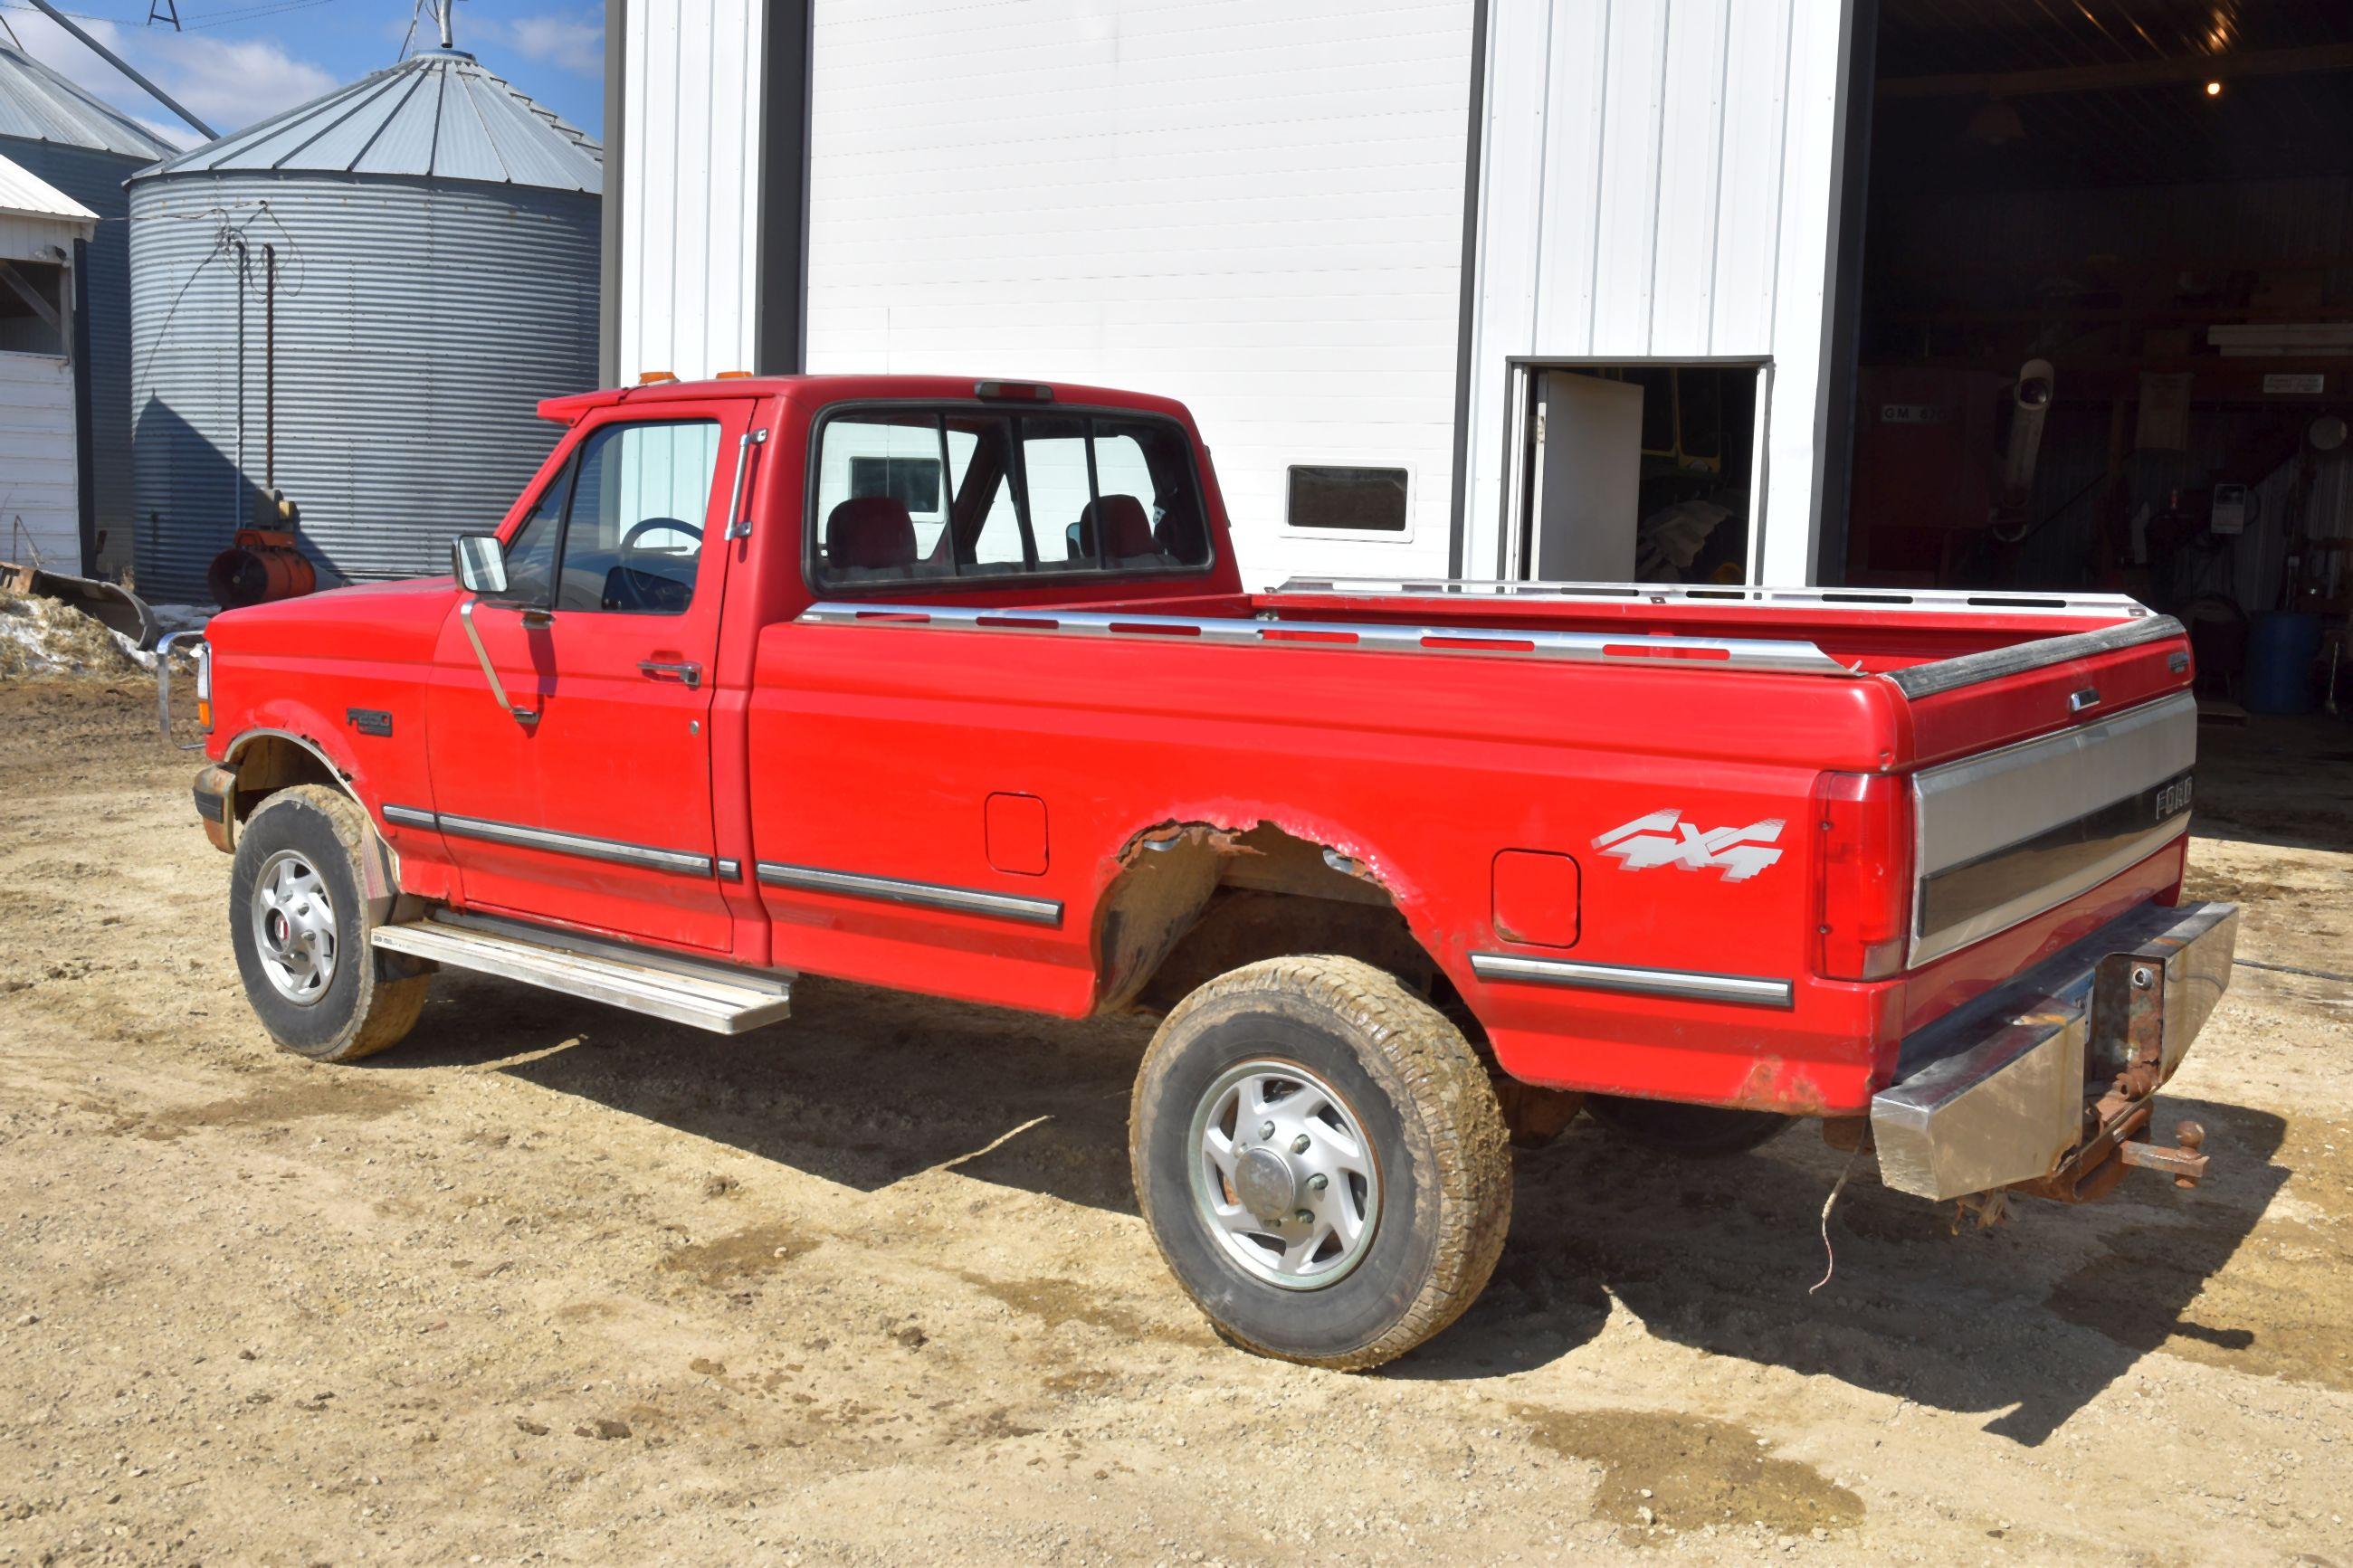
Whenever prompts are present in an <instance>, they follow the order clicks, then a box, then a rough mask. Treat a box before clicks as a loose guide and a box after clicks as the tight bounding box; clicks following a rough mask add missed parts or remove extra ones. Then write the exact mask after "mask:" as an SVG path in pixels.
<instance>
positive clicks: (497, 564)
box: [449, 533, 507, 595]
mask: <svg viewBox="0 0 2353 1568" xmlns="http://www.w3.org/2000/svg"><path fill="white" fill-rule="evenodd" d="M449 569H450V571H451V573H452V574H454V575H455V576H456V577H457V579H458V586H459V587H460V588H463V589H465V590H466V592H468V593H469V594H489V595H499V594H503V593H505V592H506V591H507V557H506V552H504V551H502V550H501V549H500V548H499V538H498V535H497V534H495V533H469V534H464V535H461V536H460V537H459V538H457V539H455V540H453V541H451V542H450V544H449Z"/></svg>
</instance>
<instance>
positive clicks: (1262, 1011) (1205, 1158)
mask: <svg viewBox="0 0 2353 1568" xmlns="http://www.w3.org/2000/svg"><path fill="white" fill-rule="evenodd" d="M1269 1128H1272V1129H1273V1130H1274V1131H1272V1132H1271V1133H1270V1132H1268V1131H1266V1130H1267V1129H1269ZM1128 1152H1129V1157H1130V1160H1131V1162H1132V1163H1133V1165H1134V1174H1135V1191H1136V1199H1137V1202H1138V1203H1139V1205H1141V1207H1142V1209H1143V1212H1144V1217H1145V1223H1146V1224H1148V1225H1149V1226H1151V1227H1152V1235H1153V1239H1154V1240H1155V1242H1157V1243H1158V1245H1159V1247H1160V1254H1161V1257H1162V1258H1165V1259H1166V1261H1167V1264H1168V1267H1169V1269H1170V1270H1171V1271H1172V1272H1173V1273H1175V1275H1176V1280H1177V1283H1178V1284H1179V1285H1181V1286H1183V1287H1184V1289H1185V1292H1186V1294H1187V1295H1189V1296H1190V1297H1192V1299H1193V1300H1194V1302H1195V1304H1196V1305H1198V1307H1199V1308H1200V1309H1201V1310H1202V1311H1203V1312H1204V1313H1205V1314H1207V1316H1208V1319H1209V1321H1210V1322H1211V1323H1212V1324H1213V1325H1214V1326H1215V1327H1216V1328H1217V1330H1218V1331H1219V1333H1220V1334H1221V1335H1223V1336H1224V1337H1225V1338H1226V1339H1227V1340H1229V1341H1230V1342H1233V1343H1234V1344H1236V1345H1239V1346H1240V1347H1241V1348H1242V1349H1244V1350H1248V1351H1252V1352H1257V1353H1258V1354H1261V1355H1269V1356H1275V1357H1279V1358H1281V1359H1282V1360H1285V1361H1294V1362H1303V1363H1308V1364H1310V1365H1314V1366H1324V1367H1332V1368H1335V1369H1338V1370H1342V1371H1359V1370H1362V1369H1364V1368H1366V1367H1374V1366H1378V1365H1380V1364H1381V1363H1383V1362H1387V1361H1389V1360H1392V1359H1393V1358H1395V1357H1397V1356H1399V1355H1402V1354H1404V1353H1405V1352H1407V1351H1409V1350H1411V1349H1412V1348H1413V1347H1414V1346H1416V1345H1418V1344H1420V1343H1421V1342H1423V1341H1425V1340H1427V1339H1429V1338H1430V1336H1431V1335H1433V1334H1435V1333H1437V1332H1438V1331H1440V1330H1441V1329H1443V1328H1445V1327H1446V1326H1447V1325H1448V1324H1449V1323H1451V1322H1452V1321H1454V1320H1455V1319H1456V1318H1458V1317H1460V1316H1461V1314H1462V1311H1463V1310H1464V1309H1465V1308H1467V1307H1469V1306H1470V1304H1471V1303H1472V1300H1475V1299H1476V1298H1477V1296H1478V1294H1479V1292H1480V1290H1481V1289H1482V1288H1483V1287H1484V1286H1485V1285H1486V1283H1487V1278H1488V1276H1489V1275H1490V1274H1492V1273H1493V1271H1494V1268H1495V1259H1496V1258H1497V1256H1498V1255H1499V1254H1500V1253H1501V1252H1502V1250H1503V1247H1504V1234H1505V1233H1506V1232H1507V1231H1508V1230H1509V1229H1510V1227H1511V1215H1512V1163H1511V1152H1510V1150H1509V1148H1508V1146H1507V1144H1506V1142H1505V1136H1504V1117H1503V1111H1502V1109H1501V1108H1500V1106H1499V1105H1498V1104H1497V1102H1496V1099H1495V1090H1494V1087H1493V1084H1492V1083H1491V1082H1490V1080H1489V1079H1488V1076H1487V1070H1486V1068H1484V1067H1483V1066H1482V1064H1481V1062H1480V1060H1479V1058H1478V1054H1477V1053H1476V1052H1475V1051H1473V1050H1472V1047H1471V1046H1470V1043H1469V1042H1468V1041H1466V1040H1465V1039H1464V1038H1463V1037H1462V1034H1461V1031H1460V1030H1459V1029H1457V1028H1455V1026H1453V1025H1451V1024H1450V1023H1448V1022H1447V1021H1446V1019H1445V1018H1444V1017H1442V1016H1440V1014H1439V1012H1438V1010H1437V1009H1436V1008H1434V1007H1432V1006H1431V1005H1430V1004H1429V1003H1428V1002H1426V1001H1424V1000H1423V999H1422V998H1421V997H1419V996H1418V995H1416V994H1413V993H1412V992H1411V991H1409V990H1408V989H1407V988H1406V986H1405V985H1404V984H1402V983H1400V982H1399V981H1398V979H1396V977H1394V976H1392V975H1390V974H1388V973H1384V972H1383V971H1381V970H1378V969H1376V968H1374V967H1373V966H1371V965H1370V964H1367V963H1360V962H1358V961H1357V960H1356V959H1351V958H1338V957H1311V958H1279V959H1271V960H1268V961H1266V962H1265V963H1253V964H1249V965H1246V966H1245V967H1243V968H1240V969H1237V970H1234V971H1233V972H1231V973H1228V974H1223V975H1220V976H1219V977H1218V978H1217V979H1215V980H1212V981H1210V982H1209V983H1208V984H1206V985H1203V986H1201V987H1200V988H1199V989H1198V990H1197V991H1195V992H1194V993H1193V994H1191V995H1189V996H1187V997H1186V998H1185V999H1184V1001H1183V1002H1181V1003H1179V1004H1178V1005H1177V1006H1176V1009H1175V1010H1174V1011H1173V1012H1171V1013H1170V1014H1169V1015H1168V1016H1167V1018H1166V1020H1165V1021H1163V1023H1162V1024H1161V1026H1160V1029H1159V1032H1158V1033H1157V1034H1155V1036H1154V1037H1153V1040H1152V1045H1151V1047H1150V1048H1149V1049H1148V1050H1147V1051H1146V1052H1145V1058H1144V1065H1143V1068H1142V1070H1141V1071H1140V1072H1139V1073H1138V1074H1137V1076H1136V1080H1135V1096H1134V1104H1133V1113H1132V1116H1131V1120H1130V1122H1129V1131H1128Z"/></svg>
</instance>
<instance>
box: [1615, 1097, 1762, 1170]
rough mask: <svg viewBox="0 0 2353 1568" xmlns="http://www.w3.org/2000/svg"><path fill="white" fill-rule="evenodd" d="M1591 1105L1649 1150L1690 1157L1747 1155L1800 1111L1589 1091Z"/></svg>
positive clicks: (1629, 1138) (1619, 1131)
mask: <svg viewBox="0 0 2353 1568" xmlns="http://www.w3.org/2000/svg"><path fill="white" fill-rule="evenodd" d="M1585 1110H1586V1112H1587V1114H1588V1115H1590V1116H1591V1117H1592V1118H1593V1120H1594V1121H1599V1123H1601V1125H1602V1126H1603V1127H1605V1128H1607V1129H1609V1131H1610V1132H1612V1133H1614V1134H1616V1135H1617V1136H1618V1137H1620V1138H1623V1139H1625V1140H1626V1141H1627V1142H1631V1143H1639V1144H1641V1146H1642V1147H1643V1148H1645V1149H1655V1150H1657V1151H1659V1152H1661V1153H1664V1154H1677V1155H1681V1156H1682V1157H1683V1158H1685V1159H1690V1160H1710V1159H1716V1158H1719V1157H1721V1156H1724V1155H1727V1154H1745V1153H1746V1152H1748V1151H1749V1150H1751V1149H1754V1148H1757V1146H1758V1145H1760V1144H1763V1143H1766V1142H1770V1141H1772V1140H1773V1139H1775V1138H1778V1137H1779V1136H1780V1135H1781V1134H1782V1133H1783V1132H1785V1131H1788V1126H1789V1123H1790V1122H1792V1121H1796V1120H1797V1118H1796V1117H1794V1116H1783V1115H1782V1114H1780V1113H1779V1112H1778V1111H1774V1110H1725V1109H1724V1108H1722V1107H1721V1106H1715V1105H1683V1104H1679V1103H1677V1102H1676V1101H1674V1100H1631V1099H1628V1098H1626V1097H1625V1096H1622V1095H1615V1094H1588V1095H1587V1096H1586V1097H1585Z"/></svg>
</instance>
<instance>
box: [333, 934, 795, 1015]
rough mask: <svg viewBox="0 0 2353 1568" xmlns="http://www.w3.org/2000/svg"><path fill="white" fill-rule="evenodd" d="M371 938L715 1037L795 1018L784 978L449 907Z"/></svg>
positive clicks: (411, 953) (390, 946) (422, 955)
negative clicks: (788, 1017)
mask: <svg viewBox="0 0 2353 1568" xmlns="http://www.w3.org/2000/svg"><path fill="white" fill-rule="evenodd" d="M368 941H369V942H370V943H372V944H373V945H375V946H376V947H380V948H382V949H384V950H385V952H399V953H406V954H407V955H408V956H409V957H411V958H423V959H429V960H431V961H432V962H433V963H441V964H447V965H448V966H449V967H450V968H452V969H471V970H474V971H476V972H478V973H483V974H495V975H498V976H499V977H500V978H501V979H505V980H520V981H522V983H523V984H526V985H538V986H543V987H544V988H546V989H547V990H550V991H561V992H564V993H565V994H567V995H572V996H586V998H588V999H589V1000H590V1001H592V1002H603V1003H607V1004H608V1005H612V1006H615V1007H624V1008H627V1009H628V1011H630V1012H632V1013H643V1014H645V1015H646V1016H649V1017H654V1018H667V1019H669V1020H670V1022H672V1023H674V1024H691V1025H692V1026H695V1027H696V1028H698V1029H708V1030H710V1031H711V1032H712V1033H713V1034H715V1035H740V1034H742V1033H744V1031H745V1030H746V1029H756V1028H758V1027H759V1026H761V1025H763V1024H773V1023H775V1022H776V1020H777V1019H779V1018H782V1017H786V1016H788V1015H789V1014H790V1013H791V1011H792V994H793V984H792V983H793V977H792V976H791V975H790V974H788V973H781V972H759V971H754V970H747V969H733V968H729V967H728V966H726V965H723V964H717V963H700V962H698V961H696V960H694V959H691V958H683V957H681V956H679V955H678V954H676V953H670V952H654V951H651V950H649V949H644V948H636V947H631V946H629V945H628V944H626V943H623V942H600V941H597V940H596V939H595V938H591V937H580V936H575V935H573V934H572V933H570V932H567V931H549V930H545V929H543V928H542V927H537V926H530V925H525V924H523V923H522V922H521V921H499V920H490V919H485V918H483V917H480V916H469V915H459V914H457V913H454V912H452V911H448V910H443V911H438V912H437V914H435V915H434V916H432V917H429V918H427V919H425V920H419V921H407V922H405V923H403V924H400V925H388V926H378V927H376V929H375V931H371V932H369V933H368Z"/></svg>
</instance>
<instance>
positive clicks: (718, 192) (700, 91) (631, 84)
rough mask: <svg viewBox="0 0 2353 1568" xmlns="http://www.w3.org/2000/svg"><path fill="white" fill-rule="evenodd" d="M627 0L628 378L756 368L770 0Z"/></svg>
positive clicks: (623, 343)
mask: <svg viewBox="0 0 2353 1568" xmlns="http://www.w3.org/2000/svg"><path fill="white" fill-rule="evenodd" d="M653 9H654V8H653V7H650V6H645V5H632V6H629V7H628V11H627V16H626V27H627V33H628V37H627V39H626V42H625V47H624V50H623V55H622V60H623V70H622V84H621V92H622V99H623V103H624V116H625V120H624V122H625V123H626V124H627V125H628V136H627V137H625V138H623V139H622V156H623V158H624V159H625V160H626V165H625V168H624V170H623V178H622V180H621V189H622V192H623V197H622V205H621V210H620V214H619V223H620V238H619V247H620V252H621V268H622V275H621V278H620V279H619V290H620V300H619V314H620V328H619V336H620V345H619V351H618V354H617V360H616V363H617V368H618V371H619V374H620V378H621V379H622V380H624V381H632V380H635V379H636V378H637V377H638V375H639V374H643V373H644V372H646V371H649V370H667V371H670V372H673V373H675V374H679V375H681V376H690V377H692V376H705V375H711V374H716V373H718V372H720V371H723V370H748V369H751V368H753V358H754V353H753V350H754V331H755V328H756V325H757V314H758V303H757V300H758V293H759V279H758V276H757V262H756V257H757V241H756V224H755V221H754V220H755V217H756V215H757V214H758V212H759V210H760V169H759V155H758V142H759V136H760V101H761V96H760V61H761V58H762V47H761V46H762V40H763V37H764V27H765V12H766V5H765V3H764V0H678V3H677V4H676V5H670V6H665V7H663V8H661V11H660V14H659V15H658V16H649V14H648V13H649V11H652V10H653Z"/></svg>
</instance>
